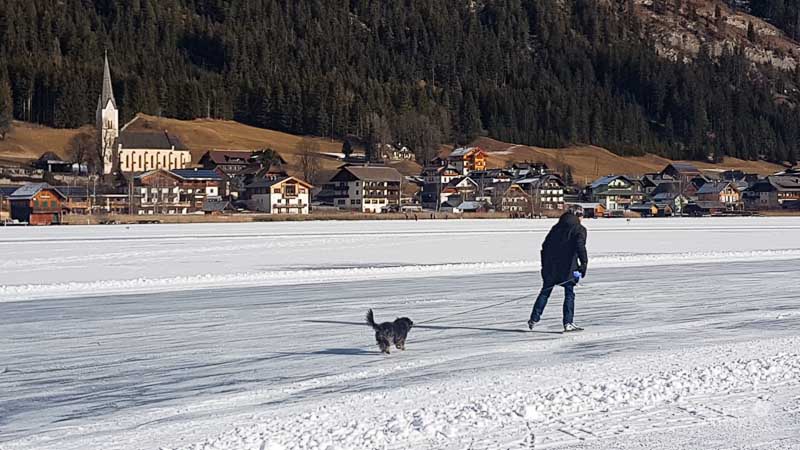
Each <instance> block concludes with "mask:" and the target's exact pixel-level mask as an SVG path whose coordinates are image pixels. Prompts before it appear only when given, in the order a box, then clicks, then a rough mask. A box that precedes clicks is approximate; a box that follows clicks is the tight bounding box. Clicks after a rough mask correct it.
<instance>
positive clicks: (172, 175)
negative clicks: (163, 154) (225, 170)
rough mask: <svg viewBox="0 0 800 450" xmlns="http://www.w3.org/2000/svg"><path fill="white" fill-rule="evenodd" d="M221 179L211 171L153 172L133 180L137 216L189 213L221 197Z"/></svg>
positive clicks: (179, 170) (180, 170) (200, 209)
mask: <svg viewBox="0 0 800 450" xmlns="http://www.w3.org/2000/svg"><path fill="white" fill-rule="evenodd" d="M221 182H222V177H220V176H219V174H218V173H216V172H214V171H213V170H208V169H177V170H172V171H168V170H164V169H159V170H152V171H149V172H145V173H142V174H140V175H137V176H136V177H135V178H134V188H133V189H134V192H133V197H135V199H136V203H137V204H136V205H135V209H136V212H137V213H138V214H188V213H193V212H198V211H202V209H203V204H204V202H205V200H206V199H209V198H218V197H219V189H220V184H221Z"/></svg>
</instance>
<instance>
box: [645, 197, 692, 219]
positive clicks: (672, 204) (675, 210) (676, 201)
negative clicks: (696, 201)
mask: <svg viewBox="0 0 800 450" xmlns="http://www.w3.org/2000/svg"><path fill="white" fill-rule="evenodd" d="M650 201H651V202H652V203H655V204H656V206H658V207H659V208H660V209H664V210H666V208H667V206H669V209H671V210H672V212H671V213H670V215H672V214H678V215H680V214H683V212H684V208H685V207H686V205H688V204H689V202H690V201H691V200H690V199H689V198H688V197H686V196H685V195H683V194H680V193H679V192H677V191H665V192H660V193H658V194H654V195H651V196H650Z"/></svg>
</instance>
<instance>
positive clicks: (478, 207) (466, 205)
mask: <svg viewBox="0 0 800 450" xmlns="http://www.w3.org/2000/svg"><path fill="white" fill-rule="evenodd" d="M457 209H458V210H459V211H460V212H462V213H465V214H475V213H482V212H488V211H489V208H488V207H487V206H486V204H485V203H483V202H476V201H466V202H461V204H460V205H458V208H457Z"/></svg>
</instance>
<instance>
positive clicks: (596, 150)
mask: <svg viewBox="0 0 800 450" xmlns="http://www.w3.org/2000/svg"><path fill="white" fill-rule="evenodd" d="M473 145H478V146H480V147H482V148H484V149H485V150H487V151H488V152H489V160H488V164H489V166H490V167H503V166H506V165H508V164H510V163H513V162H514V161H541V162H544V163H545V164H547V165H548V166H549V167H550V168H552V169H555V170H560V167H562V166H564V165H568V166H570V167H571V169H572V175H573V178H574V179H575V182H576V183H579V184H586V183H588V182H589V181H591V180H594V179H596V178H598V177H600V176H603V175H607V174H620V175H621V174H626V175H642V174H645V173H649V172H658V171H660V170H661V169H663V168H664V166H666V165H667V164H669V163H670V160H669V159H666V158H661V157H659V156H656V155H651V154H647V155H645V156H636V157H622V156H619V155H615V154H614V153H611V152H609V151H608V150H606V149H604V148H600V147H594V146H590V145H586V146H575V147H570V148H565V149H547V148H541V147H531V146H526V145H515V144H509V143H506V142H500V141H497V140H494V139H489V138H479V139H477V140H476V141H474V142H473ZM691 163H692V164H694V165H695V166H697V167H698V168H700V169H703V170H718V171H721V170H728V169H738V170H743V171H746V172H755V173H759V174H762V175H767V174H772V173H774V172H776V171H778V170H780V169H781V166H778V165H776V164H771V163H767V162H763V161H743V160H740V159H736V158H725V161H724V162H723V163H721V164H708V163H699V162H696V161H691Z"/></svg>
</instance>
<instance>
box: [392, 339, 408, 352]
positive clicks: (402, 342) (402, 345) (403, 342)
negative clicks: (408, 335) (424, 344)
mask: <svg viewBox="0 0 800 450" xmlns="http://www.w3.org/2000/svg"><path fill="white" fill-rule="evenodd" d="M394 345H395V347H397V348H398V350H405V349H406V340H405V338H403V339H398V340H397V342H395V343H394Z"/></svg>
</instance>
